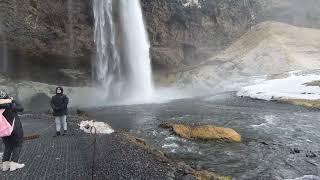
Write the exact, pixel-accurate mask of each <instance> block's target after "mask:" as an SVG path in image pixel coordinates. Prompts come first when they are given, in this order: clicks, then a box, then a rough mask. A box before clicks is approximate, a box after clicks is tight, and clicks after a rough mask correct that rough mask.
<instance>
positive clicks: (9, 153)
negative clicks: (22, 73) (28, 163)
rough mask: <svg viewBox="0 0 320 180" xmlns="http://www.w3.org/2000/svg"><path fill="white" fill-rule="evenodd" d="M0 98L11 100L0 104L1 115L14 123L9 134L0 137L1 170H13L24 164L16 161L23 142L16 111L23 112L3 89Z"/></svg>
mask: <svg viewBox="0 0 320 180" xmlns="http://www.w3.org/2000/svg"><path fill="white" fill-rule="evenodd" d="M0 99H1V100H4V99H7V100H8V99H10V100H11V103H5V104H0V109H5V111H4V112H3V114H2V115H3V116H4V117H5V118H6V119H7V121H8V122H9V123H10V124H11V125H12V124H13V123H14V128H13V131H12V133H11V135H10V136H8V137H3V138H2V141H3V143H4V145H5V149H4V153H3V157H2V166H3V167H2V170H3V171H7V170H10V171H14V170H16V169H20V168H23V167H24V166H25V165H24V164H19V163H18V161H19V158H20V153H21V150H22V143H23V128H22V124H21V121H20V118H19V116H18V112H23V107H22V106H21V105H20V104H19V103H17V102H16V101H15V100H13V98H12V97H9V96H8V94H7V93H6V92H5V91H4V90H0Z"/></svg>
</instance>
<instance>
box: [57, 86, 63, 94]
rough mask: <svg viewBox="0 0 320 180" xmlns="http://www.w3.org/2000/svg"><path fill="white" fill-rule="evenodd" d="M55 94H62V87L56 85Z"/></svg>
mask: <svg viewBox="0 0 320 180" xmlns="http://www.w3.org/2000/svg"><path fill="white" fill-rule="evenodd" d="M58 91H60V93H58ZM56 94H63V88H62V87H60V86H59V87H57V88H56Z"/></svg>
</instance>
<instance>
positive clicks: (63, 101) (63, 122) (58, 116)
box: [50, 87, 69, 137]
mask: <svg viewBox="0 0 320 180" xmlns="http://www.w3.org/2000/svg"><path fill="white" fill-rule="evenodd" d="M68 104H69V99H68V97H67V96H66V95H65V94H63V88H62V87H57V88H56V95H54V96H53V97H52V98H51V102H50V105H51V108H52V110H53V116H54V117H55V123H56V134H55V135H54V137H56V136H60V134H61V133H60V131H61V126H62V127H63V135H65V134H66V133H67V114H68Z"/></svg>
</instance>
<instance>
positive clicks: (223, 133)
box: [161, 124, 241, 142]
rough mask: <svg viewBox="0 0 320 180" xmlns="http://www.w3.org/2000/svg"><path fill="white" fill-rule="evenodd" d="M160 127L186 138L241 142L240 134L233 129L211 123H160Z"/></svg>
mask: <svg viewBox="0 0 320 180" xmlns="http://www.w3.org/2000/svg"><path fill="white" fill-rule="evenodd" d="M161 127H163V128H167V129H170V130H172V131H173V132H174V133H175V134H177V135H179V136H180V137H182V138H186V139H192V140H194V139H199V140H228V141H232V142H241V135H240V134H239V133H237V132H236V131H235V130H233V129H230V128H224V127H217V126H213V125H203V126H188V125H184V124H162V125H161Z"/></svg>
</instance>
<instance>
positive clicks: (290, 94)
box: [237, 73, 320, 101]
mask: <svg viewBox="0 0 320 180" xmlns="http://www.w3.org/2000/svg"><path fill="white" fill-rule="evenodd" d="M319 80H320V75H317V74H295V73H289V76H285V77H282V78H281V79H272V80H265V81H263V82H261V83H257V84H255V85H251V86H246V87H243V88H241V89H240V91H238V93H237V95H238V96H241V97H251V98H254V99H262V100H268V101H269V100H282V99H304V100H319V99H320V87H319V86H316V85H314V86H310V85H309V86H308V85H307V83H311V82H314V81H319Z"/></svg>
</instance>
